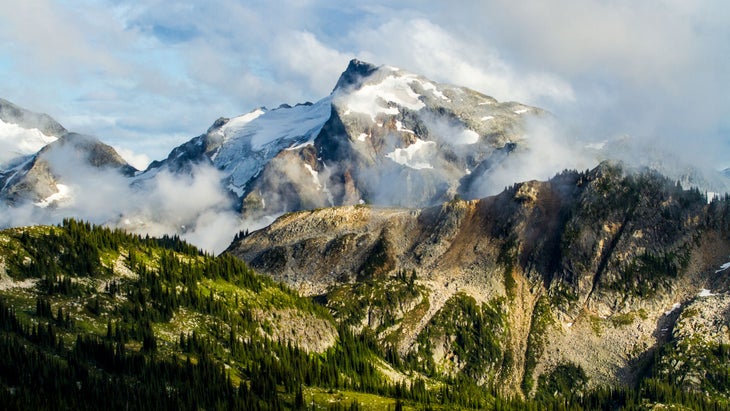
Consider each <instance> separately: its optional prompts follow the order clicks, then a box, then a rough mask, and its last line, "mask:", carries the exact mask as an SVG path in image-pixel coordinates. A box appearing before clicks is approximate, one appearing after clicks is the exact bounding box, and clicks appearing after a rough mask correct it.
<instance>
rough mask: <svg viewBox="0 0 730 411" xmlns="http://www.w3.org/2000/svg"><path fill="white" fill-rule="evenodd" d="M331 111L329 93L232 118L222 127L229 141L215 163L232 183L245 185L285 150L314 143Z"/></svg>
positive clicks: (224, 137) (224, 135)
mask: <svg viewBox="0 0 730 411" xmlns="http://www.w3.org/2000/svg"><path fill="white" fill-rule="evenodd" d="M331 112H332V98H331V97H326V98H323V99H322V100H320V101H318V102H317V103H315V104H312V105H298V106H295V107H291V108H280V109H276V110H270V111H265V110H264V109H257V110H254V111H252V112H250V113H248V114H245V115H243V116H240V117H236V118H234V119H231V120H229V121H228V123H226V124H225V125H224V126H223V127H221V130H220V133H222V134H223V140H224V142H225V144H223V145H222V146H221V148H220V150H219V151H218V154H217V155H216V156H215V159H214V165H215V166H216V167H217V168H218V169H219V170H221V171H222V172H223V173H224V174H227V175H228V176H230V183H231V184H233V185H234V186H237V187H243V186H245V184H246V183H248V181H249V180H250V179H251V178H253V177H255V176H256V175H258V174H259V173H260V172H261V170H263V168H264V165H266V163H268V162H269V161H270V160H271V159H272V158H273V157H274V156H275V155H276V154H278V153H279V152H280V151H281V150H285V149H287V148H289V149H292V150H294V149H298V148H301V147H304V146H306V145H308V144H311V143H313V142H314V139H315V138H316V137H317V134H319V132H320V130H321V129H322V127H323V126H324V123H325V122H327V120H329V118H330V114H331ZM244 159H245V161H244Z"/></svg>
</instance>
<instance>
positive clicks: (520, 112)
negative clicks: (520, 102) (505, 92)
mask: <svg viewBox="0 0 730 411" xmlns="http://www.w3.org/2000/svg"><path fill="white" fill-rule="evenodd" d="M528 111H530V109H529V108H521V109H519V110H515V111H514V113H515V114H525V113H527V112H528Z"/></svg>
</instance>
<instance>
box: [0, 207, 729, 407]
mask: <svg viewBox="0 0 730 411" xmlns="http://www.w3.org/2000/svg"><path fill="white" fill-rule="evenodd" d="M412 275H413V278H411V274H409V275H406V274H405V273H402V274H399V276H398V277H394V278H381V279H371V280H367V281H366V282H364V283H362V285H360V286H357V287H350V286H343V287H341V288H339V289H337V290H335V291H334V292H333V293H332V294H331V295H330V296H329V299H327V298H325V300H328V301H324V304H322V302H323V301H320V300H317V302H315V300H313V299H309V298H303V297H300V296H299V295H298V294H297V293H295V292H293V291H291V290H290V289H289V288H287V287H286V286H284V285H282V284H280V283H276V282H274V281H273V280H271V279H270V278H269V277H265V276H260V275H257V274H256V273H254V272H253V271H252V270H251V269H250V268H249V267H248V266H247V265H246V264H245V263H244V262H243V261H241V260H239V259H237V258H235V257H232V256H230V255H227V254H224V255H222V256H219V257H215V256H211V255H207V254H205V253H203V252H200V251H199V250H197V249H195V248H194V247H192V246H190V245H188V244H186V243H184V242H183V241H181V240H180V239H179V238H168V237H165V238H162V239H154V238H142V237H139V236H133V235H129V234H126V233H124V232H123V231H120V230H110V229H107V228H102V227H97V226H92V225H90V224H88V223H81V222H78V221H74V220H66V221H64V223H63V224H61V225H60V226H57V227H30V228H19V229H11V230H6V231H2V232H0V404H2V407H3V408H4V409H103V408H106V409H158V410H162V409H171V410H172V409H174V410H178V409H207V410H211V409H243V410H257V409H264V410H277V409H317V410H329V409H374V410H375V409H393V410H398V409H415V410H426V409H444V410H445V409H460V408H463V409H596V408H609V409H612V408H618V407H626V408H629V409H632V408H633V409H648V408H650V407H651V406H652V405H653V404H655V403H674V404H678V405H682V404H683V405H684V406H685V407H688V408H691V409H701V408H706V409H723V407H724V406H726V403H714V402H712V401H711V400H710V399H709V398H707V397H705V396H703V395H700V394H692V393H691V392H685V391H681V390H679V389H675V388H673V386H672V385H670V384H668V383H664V382H661V381H662V380H659V379H645V380H644V382H642V383H641V385H640V386H639V387H637V388H636V389H635V390H634V389H616V390H609V389H598V390H595V391H592V392H583V391H581V392H580V395H574V394H575V392H574V391H573V388H574V387H576V386H581V385H580V384H582V383H583V382H584V381H582V379H583V378H584V375H583V374H582V371H581V370H580V368H579V367H575V366H570V365H565V366H561V367H558V368H556V369H555V371H553V373H552V374H551V375H549V376H548V377H546V378H541V380H540V381H539V383H538V387H537V393H538V394H537V396H536V398H537V399H536V400H529V401H527V402H525V401H523V400H521V399H509V398H503V397H500V396H499V395H497V394H496V393H497V392H499V389H498V387H494V386H485V385H480V383H479V381H478V380H476V379H474V378H472V373H471V370H472V369H473V370H475V371H479V372H484V370H487V371H489V372H491V373H493V374H494V375H495V376H497V375H499V372H500V367H504V366H509V365H504V364H508V363H509V358H508V357H507V355H506V352H505V351H504V349H503V347H502V346H501V345H500V341H501V340H500V339H501V338H502V334H504V333H507V332H508V330H509V324H505V323H504V321H505V320H504V318H503V317H502V316H501V314H500V313H501V311H502V310H503V309H504V308H503V307H502V306H501V304H502V303H501V302H498V301H496V302H495V303H494V304H492V305H489V306H487V305H482V306H478V305H476V304H475V302H474V301H473V300H471V299H469V298H466V297H464V296H458V298H456V299H454V300H453V301H452V302H450V303H449V304H448V307H449V310H447V311H444V312H443V313H442V314H441V315H440V316H439V317H437V318H435V319H434V320H433V321H432V322H431V323H430V324H429V325H428V326H427V328H426V330H427V332H428V333H429V334H428V335H434V336H444V335H453V336H454V343H453V346H454V347H455V350H456V351H457V352H458V353H459V355H460V356H462V357H463V358H465V359H476V360H478V361H474V362H472V363H471V365H470V367H471V368H470V367H467V368H465V369H464V371H463V372H462V373H459V374H456V375H455V376H449V374H446V373H442V372H440V371H439V370H437V369H435V368H434V366H433V365H432V364H429V363H428V362H424V359H425V358H428V357H429V356H430V351H429V350H431V348H430V347H429V346H428V343H427V339H426V340H423V341H421V343H422V345H421V346H422V349H421V350H422V351H423V353H421V351H419V352H418V355H416V356H414V357H410V358H405V359H402V358H400V357H399V356H398V355H397V353H395V352H394V349H393V347H394V346H395V345H397V341H398V338H400V336H399V333H398V332H397V330H398V329H397V328H396V331H394V332H393V333H390V334H389V339H386V340H385V341H382V340H378V339H376V338H375V333H373V331H372V329H371V328H369V327H354V326H353V325H354V324H357V323H360V322H362V321H363V319H364V318H365V314H364V313H365V311H366V309H365V308H366V307H371V306H377V310H376V311H377V312H379V313H381V314H382V315H381V320H379V323H378V324H377V325H376V326H375V327H374V328H377V327H381V328H387V327H391V326H392V325H393V324H399V323H400V322H401V321H408V320H409V317H408V314H407V313H406V314H405V316H403V315H402V314H398V313H399V310H398V307H403V306H404V304H406V305H408V304H410V305H409V307H412V308H413V309H422V308H423V307H421V304H422V303H421V297H420V295H421V293H422V292H423V290H421V289H420V288H418V287H416V286H414V284H413V279H414V278H415V273H413V274H412ZM378 290H391V291H392V292H386V293H385V294H382V293H378V292H377V291H378ZM368 296H371V297H373V298H375V299H374V300H372V301H366V300H367V298H368ZM394 297H397V298H394ZM426 308H427V307H426ZM367 311H368V312H372V309H370V308H368V310H367ZM385 314H387V315H385ZM473 323H478V324H480V327H478V328H474V327H472V326H471V324H473ZM440 338H441V337H440ZM421 354H422V355H421ZM672 355H676V353H675V352H672ZM718 356H719V357H718V358H723V359H725V357H726V355H725V354H724V351H723V352H722V353H721V354H718ZM475 367H476V368H475ZM475 374H476V373H475ZM723 375H724V374H723ZM719 384H720V386H722V383H719ZM725 384H727V383H726V382H725ZM718 389H722V387H720V388H718ZM584 391H585V390H584ZM675 409H681V408H675Z"/></svg>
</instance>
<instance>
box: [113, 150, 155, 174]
mask: <svg viewBox="0 0 730 411" xmlns="http://www.w3.org/2000/svg"><path fill="white" fill-rule="evenodd" d="M114 150H116V151H117V153H119V155H120V156H122V158H123V159H124V160H125V161H126V162H127V163H129V165H131V166H132V167H134V168H136V169H137V170H144V169H145V168H147V166H148V165H149V164H150V163H151V162H152V160H150V158H149V157H148V156H147V154H137V153H135V152H134V151H132V150H130V149H127V148H124V147H119V146H115V147H114Z"/></svg>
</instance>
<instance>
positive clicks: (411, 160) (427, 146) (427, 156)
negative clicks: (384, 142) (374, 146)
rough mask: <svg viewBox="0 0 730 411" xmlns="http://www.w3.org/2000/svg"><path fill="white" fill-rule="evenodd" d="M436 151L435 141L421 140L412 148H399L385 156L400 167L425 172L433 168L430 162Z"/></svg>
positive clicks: (417, 140)
mask: <svg viewBox="0 0 730 411" xmlns="http://www.w3.org/2000/svg"><path fill="white" fill-rule="evenodd" d="M435 151H436V143H434V142H433V141H423V140H421V139H420V138H419V139H416V142H415V143H413V144H411V145H410V146H408V147H406V148H397V149H395V150H394V151H393V152H391V153H388V154H386V155H385V156H386V157H387V158H389V159H391V160H393V161H395V162H396V163H398V164H400V165H403V166H406V167H409V168H412V169H414V170H423V169H429V168H433V165H431V163H430V162H429V160H431V158H432V157H433V156H434V154H435Z"/></svg>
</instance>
